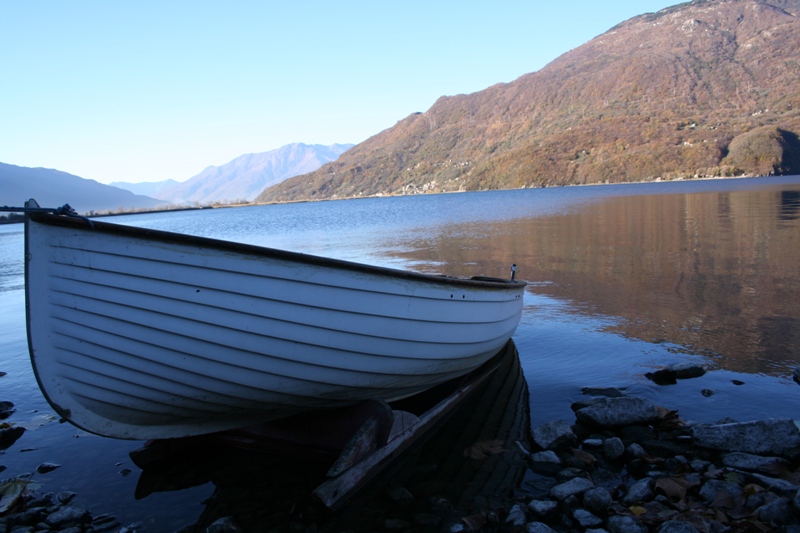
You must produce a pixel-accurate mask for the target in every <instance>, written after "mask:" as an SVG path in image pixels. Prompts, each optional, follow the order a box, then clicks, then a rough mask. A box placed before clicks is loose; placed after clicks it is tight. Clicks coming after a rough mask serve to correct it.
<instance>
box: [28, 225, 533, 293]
mask: <svg viewBox="0 0 800 533" xmlns="http://www.w3.org/2000/svg"><path fill="white" fill-rule="evenodd" d="M27 217H28V218H29V219H30V220H32V221H34V222H37V223H42V224H46V225H50V226H60V227H66V228H75V229H81V230H86V231H90V232H91V231H99V232H103V233H108V234H117V235H122V236H126V237H130V238H138V239H144V240H150V241H156V242H161V243H167V244H182V245H189V246H199V247H203V248H210V249H215V250H218V251H223V252H233V253H238V254H242V255H250V256H256V257H265V258H270V259H277V260H284V261H290V262H295V263H302V264H307V265H312V266H320V267H327V268H335V269H339V270H350V271H355V272H362V273H366V274H372V275H377V276H385V277H391V278H397V279H405V280H409V281H416V282H425V283H433V284H437V285H451V286H462V287H469V288H480V289H486V290H498V291H503V290H518V289H520V288H523V287H525V286H526V285H527V282H525V281H520V280H510V279H502V278H493V277H486V276H475V277H474V278H459V277H453V276H446V275H438V274H425V273H422V272H414V271H411V270H402V269H396V268H389V267H382V266H375V265H368V264H365V263H358V262H354V261H346V260H343V259H335V258H331V257H323V256H318V255H314V254H306V253H302V252H293V251H290V250H283V249H279V248H271V247H266V246H258V245H255V244H247V243H240V242H234V241H226V240H223V239H215V238H212V237H201V236H198V235H189V234H183V233H175V232H170V231H164V230H158V229H151V228H142V227H139V226H127V225H123V224H114V223H110V222H100V221H97V220H91V221H90V220H89V219H84V218H79V217H69V216H63V215H53V214H48V213H29V214H28V215H27Z"/></svg>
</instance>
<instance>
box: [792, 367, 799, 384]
mask: <svg viewBox="0 0 800 533" xmlns="http://www.w3.org/2000/svg"><path fill="white" fill-rule="evenodd" d="M792 378H794V381H795V383H797V384H798V385H800V366H798V367H797V368H795V369H794V371H793V372H792Z"/></svg>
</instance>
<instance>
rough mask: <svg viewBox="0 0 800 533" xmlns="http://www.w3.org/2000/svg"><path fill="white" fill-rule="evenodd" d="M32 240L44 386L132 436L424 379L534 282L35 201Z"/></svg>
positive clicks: (473, 347) (426, 384)
mask: <svg viewBox="0 0 800 533" xmlns="http://www.w3.org/2000/svg"><path fill="white" fill-rule="evenodd" d="M26 207H27V208H29V209H30V210H31V211H34V210H35V208H37V207H38V206H37V205H36V204H35V202H32V201H31V202H29V203H28V204H27V205H26ZM25 246H26V250H25V254H26V280H25V286H26V299H27V317H28V339H29V347H30V355H31V360H32V363H33V368H34V371H35V374H36V378H37V380H38V382H39V386H40V387H41V389H42V391H43V393H44V395H45V396H46V398H47V400H48V401H49V402H50V404H51V405H52V406H53V408H54V409H55V410H56V411H57V412H58V413H59V414H60V415H61V416H62V417H64V418H65V419H66V420H68V421H70V422H72V423H73V424H75V425H76V426H79V427H81V428H83V429H85V430H87V431H90V432H92V433H97V434H100V435H105V436H109V437H115V438H123V439H163V438H175V437H184V436H190V435H199V434H205V433H212V432H217V431H222V430H227V429H232V428H237V427H241V426H246V425H251V424H256V423H260V422H265V421H269V420H274V419H277V418H281V417H285V416H288V415H292V414H295V413H299V412H304V411H309V410H318V409H328V408H338V407H343V406H346V405H350V404H353V403H356V402H358V401H361V400H365V399H378V400H385V401H392V400H396V399H399V398H403V397H407V396H410V395H413V394H416V393H419V392H421V391H423V390H426V389H429V388H431V387H433V386H436V385H438V384H440V383H443V382H445V381H448V380H451V379H453V378H456V377H459V376H462V375H465V374H467V373H468V372H470V371H472V370H474V369H476V368H478V367H479V366H481V365H482V364H483V363H484V362H486V361H487V360H489V359H490V358H491V357H492V356H493V355H494V354H495V353H497V352H498V351H499V350H501V349H502V348H503V346H504V345H505V344H506V342H507V341H508V339H509V338H510V337H511V335H512V334H513V333H514V330H515V329H516V327H517V324H518V322H519V319H520V314H521V310H522V296H523V292H524V288H525V283H524V282H521V281H514V280H513V279H511V280H501V279H494V278H473V279H460V278H450V277H444V276H433V275H425V274H420V273H415V272H408V271H402V270H394V269H387V268H380V267H374V266H367V265H362V264H357V263H351V262H346V261H340V260H334V259H328V258H322V257H316V256H311V255H306V254H300V253H294V252H288V251H282V250H275V249H270V248H262V247H257V246H252V245H245V244H238V243H231V242H226V241H219V240H214V239H208V238H200V237H193V236H186V235H180V234H174V233H168V232H163V231H157V230H151V229H142V228H135V227H130V226H122V225H117V224H109V223H102V222H99V221H91V222H90V221H88V220H86V219H81V218H79V217H73V216H65V215H54V214H47V213H37V212H29V213H28V214H27V215H26V225H25ZM512 278H513V276H512Z"/></svg>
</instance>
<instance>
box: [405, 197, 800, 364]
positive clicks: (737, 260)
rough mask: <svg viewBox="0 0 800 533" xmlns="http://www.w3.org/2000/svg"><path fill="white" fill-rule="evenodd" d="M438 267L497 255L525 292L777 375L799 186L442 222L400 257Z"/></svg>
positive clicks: (787, 326) (473, 263) (788, 350)
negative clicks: (442, 228) (475, 223)
mask: <svg viewBox="0 0 800 533" xmlns="http://www.w3.org/2000/svg"><path fill="white" fill-rule="evenodd" d="M401 255H402V256H403V257H404V258H405V259H406V260H411V261H412V262H414V263H417V264H425V263H426V262H434V264H436V263H437V262H441V261H444V260H445V258H446V260H447V263H448V269H449V271H452V270H453V268H454V266H455V265H459V264H463V265H467V266H466V267H464V269H463V271H462V272H458V271H457V270H458V269H457V268H456V272H453V273H455V274H470V275H471V274H472V273H473V271H483V272H486V271H496V270H498V269H502V268H504V266H503V264H502V263H501V261H506V262H508V261H509V258H513V260H514V261H515V262H516V263H518V265H519V273H520V274H519V275H520V277H522V278H523V279H528V280H532V281H547V282H551V283H547V284H537V285H536V286H532V287H530V288H529V290H533V291H536V292H539V293H542V294H546V295H549V296H554V297H557V298H563V299H566V300H570V301H574V302H580V303H581V304H585V305H588V306H589V307H590V308H592V309H593V310H594V311H596V312H597V313H600V314H603V315H608V316H616V317H621V319H622V323H621V324H620V325H619V328H618V330H619V332H620V333H621V334H624V335H628V336H631V337H635V338H640V339H643V340H646V341H656V342H658V341H666V342H672V343H676V344H680V345H683V346H688V347H691V349H692V350H693V351H697V352H700V353H708V354H719V355H721V357H720V358H719V359H718V361H719V364H720V365H721V366H723V367H725V368H728V369H730V370H735V371H741V372H748V373H766V374H781V375H786V374H787V372H790V369H791V368H792V367H793V366H796V364H797V363H798V362H800V306H798V304H797V302H800V190H798V189H797V186H793V187H784V190H774V189H773V190H760V191H744V190H743V191H728V192H719V193H711V192H706V193H698V194H652V195H642V196H629V197H611V198H606V199H604V200H602V201H597V202H593V203H589V204H586V205H584V206H582V207H580V209H577V210H575V211H574V212H569V213H566V214H561V215H555V216H546V217H538V218H537V217H532V218H521V219H516V220H511V221H500V222H495V223H492V224H484V225H483V226H482V227H480V228H475V227H471V228H466V227H464V228H462V227H450V228H448V230H447V232H446V233H444V232H443V233H441V234H440V235H439V236H438V237H437V238H435V239H428V241H426V242H424V243H420V245H419V246H418V247H417V249H416V250H415V251H413V252H408V253H404V254H401Z"/></svg>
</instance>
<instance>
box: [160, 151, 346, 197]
mask: <svg viewBox="0 0 800 533" xmlns="http://www.w3.org/2000/svg"><path fill="white" fill-rule="evenodd" d="M352 146H353V145H352V144H332V145H330V146H323V145H320V144H314V145H308V144H303V143H295V144H289V145H286V146H283V147H281V148H278V149H277V150H271V151H269V152H264V153H260V154H246V155H242V156H239V157H237V158H236V159H234V160H233V161H231V162H229V163H226V164H224V165H222V166H218V167H216V166H211V167H208V168H207V169H205V170H204V171H203V172H201V173H200V174H198V175H196V176H194V177H193V178H191V179H189V180H187V181H185V182H183V183H177V184H175V185H172V186H169V187H164V188H163V189H161V190H159V191H158V192H156V193H154V196H155V197H156V198H160V199H162V200H166V201H168V202H170V203H173V204H190V203H199V204H207V203H213V202H233V201H236V200H246V201H252V200H254V199H255V198H256V196H258V195H259V193H261V191H263V190H264V189H265V188H267V187H270V186H272V185H275V184H277V183H280V182H282V181H283V180H285V179H287V178H291V177H293V176H297V175H299V174H305V173H308V172H313V171H314V170H316V169H318V168H319V167H321V166H322V165H323V164H325V163H328V162H330V161H335V160H336V159H337V158H338V157H339V155H341V154H342V152H344V151H345V150H347V149H349V148H351V147H352Z"/></svg>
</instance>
